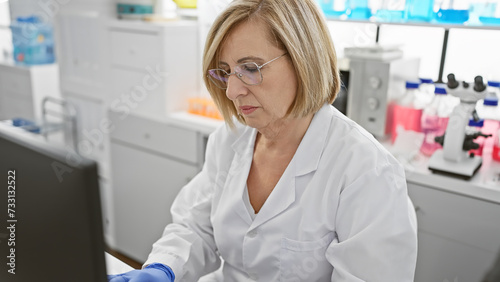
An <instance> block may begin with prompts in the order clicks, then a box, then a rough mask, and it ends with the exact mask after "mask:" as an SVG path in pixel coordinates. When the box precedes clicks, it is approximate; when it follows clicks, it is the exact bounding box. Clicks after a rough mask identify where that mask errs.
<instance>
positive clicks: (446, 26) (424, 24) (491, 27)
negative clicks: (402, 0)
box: [326, 16, 500, 30]
mask: <svg viewBox="0 0 500 282" xmlns="http://www.w3.org/2000/svg"><path fill="white" fill-rule="evenodd" d="M326 20H327V21H331V22H346V23H349V22H352V23H365V24H375V25H377V26H381V25H403V26H420V27H441V28H444V29H452V28H457V29H458V28H460V29H481V30H483V29H486V30H500V25H472V24H471V25H468V24H452V23H449V24H448V23H439V22H378V21H374V20H354V19H353V20H351V19H339V18H329V17H328V16H327V17H326Z"/></svg>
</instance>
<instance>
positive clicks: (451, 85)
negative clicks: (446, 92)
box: [447, 73, 459, 89]
mask: <svg viewBox="0 0 500 282" xmlns="http://www.w3.org/2000/svg"><path fill="white" fill-rule="evenodd" d="M447 77H448V83H447V85H448V88H450V89H455V88H457V87H458V86H459V83H458V81H457V80H456V79H455V75H454V74H453V73H450V74H448V76H447Z"/></svg>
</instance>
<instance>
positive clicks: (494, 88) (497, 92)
mask: <svg viewBox="0 0 500 282" xmlns="http://www.w3.org/2000/svg"><path fill="white" fill-rule="evenodd" d="M486 91H488V92H487V94H486V97H497V98H500V81H495V80H490V81H488V89H487V90H486Z"/></svg>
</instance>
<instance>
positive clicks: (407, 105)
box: [391, 81, 422, 143]
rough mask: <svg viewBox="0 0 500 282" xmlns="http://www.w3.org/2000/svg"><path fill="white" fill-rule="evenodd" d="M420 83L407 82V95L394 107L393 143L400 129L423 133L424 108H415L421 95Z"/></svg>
mask: <svg viewBox="0 0 500 282" xmlns="http://www.w3.org/2000/svg"><path fill="white" fill-rule="evenodd" d="M419 86H420V83H418V82H410V81H408V82H406V93H405V94H404V95H403V97H401V99H399V100H398V101H396V103H394V104H393V105H392V121H393V122H392V126H391V142H392V143H394V141H395V140H396V138H397V135H398V131H399V129H403V130H412V131H416V132H421V127H420V122H421V119H422V108H419V107H416V106H415V101H416V99H417V97H418V95H419V94H420V92H419V90H418V88H419Z"/></svg>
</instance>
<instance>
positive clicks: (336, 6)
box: [317, 0, 346, 18]
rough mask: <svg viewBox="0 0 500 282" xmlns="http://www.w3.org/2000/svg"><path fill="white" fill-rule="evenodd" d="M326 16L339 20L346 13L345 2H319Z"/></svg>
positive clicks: (332, 0)
mask: <svg viewBox="0 0 500 282" xmlns="http://www.w3.org/2000/svg"><path fill="white" fill-rule="evenodd" d="M317 1H318V3H319V6H320V7H321V9H322V10H323V13H325V15H326V16H328V17H331V18H339V17H341V16H343V15H345V13H346V1H345V0H317Z"/></svg>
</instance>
